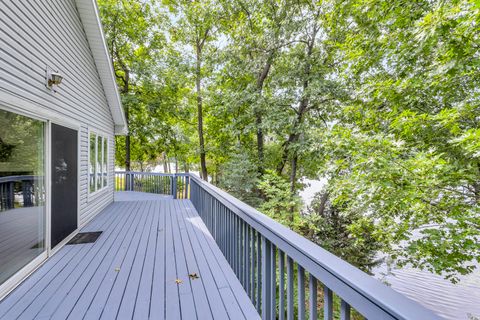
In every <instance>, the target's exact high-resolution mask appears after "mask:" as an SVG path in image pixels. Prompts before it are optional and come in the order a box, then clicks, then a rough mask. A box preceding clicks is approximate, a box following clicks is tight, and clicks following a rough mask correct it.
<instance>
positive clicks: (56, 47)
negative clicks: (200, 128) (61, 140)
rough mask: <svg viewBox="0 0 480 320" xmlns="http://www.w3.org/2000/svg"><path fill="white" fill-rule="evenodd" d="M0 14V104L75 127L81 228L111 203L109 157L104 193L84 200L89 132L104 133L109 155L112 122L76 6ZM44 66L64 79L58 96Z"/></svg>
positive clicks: (21, 5) (70, 2)
mask: <svg viewBox="0 0 480 320" xmlns="http://www.w3.org/2000/svg"><path fill="white" fill-rule="evenodd" d="M0 10H1V12H2V13H1V16H2V18H1V19H0V101H1V100H2V99H3V100H7V97H14V98H15V99H17V98H18V99H19V100H21V101H26V102H27V103H30V104H34V105H35V106H37V107H38V108H39V109H41V110H42V111H45V112H48V113H49V114H52V115H54V116H55V117H56V118H58V119H65V120H66V121H68V120H70V119H71V120H73V121H75V122H76V123H78V124H79V134H80V154H79V157H80V159H79V161H80V181H79V192H80V197H79V198H80V202H79V207H80V214H79V227H82V226H84V225H85V224H86V223H87V222H88V221H89V220H91V219H92V218H93V217H94V216H95V215H96V214H97V213H99V212H100V211H101V210H102V209H103V208H104V207H105V206H107V205H108V204H109V203H111V202H112V201H113V185H114V183H113V170H114V162H113V161H114V159H113V156H112V157H109V158H108V159H107V160H108V164H107V170H106V171H107V173H108V176H107V181H108V183H107V184H106V185H107V186H106V188H105V190H107V191H105V192H103V191H102V192H101V194H99V195H98V196H96V197H91V198H89V196H88V195H89V170H90V168H89V162H90V159H89V158H88V157H89V128H91V127H94V128H98V129H100V130H102V132H104V133H105V135H104V136H105V137H106V138H107V141H109V142H110V143H109V144H108V145H107V146H106V147H107V149H108V152H107V154H110V155H113V154H114V153H113V152H114V149H113V148H114V139H113V133H114V122H113V118H112V115H111V112H110V109H109V106H108V104H107V99H106V97H105V93H104V90H103V87H102V83H101V81H100V77H99V74H98V71H97V67H96V65H95V61H94V58H93V56H92V52H91V50H90V46H89V43H88V41H87V37H86V34H85V32H84V28H83V25H82V22H81V20H80V15H79V13H78V10H77V7H76V4H75V1H74V0H49V1H36V0H25V1H15V0H0ZM47 66H48V67H50V68H51V69H53V70H55V71H57V70H58V72H59V73H60V74H61V75H62V76H63V81H62V84H61V85H60V86H59V87H58V88H56V89H55V90H56V91H57V92H53V91H50V90H48V89H46V88H45V69H46V68H47ZM18 107H22V106H18ZM104 161H105V160H103V159H102V162H101V165H100V167H102V168H103V167H104V166H105V163H104ZM102 170H103V169H102ZM102 170H101V171H102ZM101 180H103V178H102V179H101ZM102 185H103V182H102Z"/></svg>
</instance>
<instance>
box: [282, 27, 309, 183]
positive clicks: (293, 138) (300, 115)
mask: <svg viewBox="0 0 480 320" xmlns="http://www.w3.org/2000/svg"><path fill="white" fill-rule="evenodd" d="M317 32H318V28H317V27H315V28H314V31H313V34H312V37H311V40H310V41H308V44H307V54H306V55H307V59H306V64H305V70H304V77H305V78H304V80H303V85H302V98H301V100H300V106H299V108H298V111H297V117H296V121H295V123H294V124H293V128H292V132H290V134H289V136H288V139H287V140H286V141H285V142H284V143H283V153H282V159H281V161H280V163H279V165H278V166H277V174H279V175H280V174H282V172H283V168H284V167H285V164H286V163H287V160H288V155H289V154H290V146H291V145H292V144H294V143H296V142H298V141H299V139H300V133H299V132H298V131H299V129H300V126H301V125H302V122H303V119H304V116H305V114H306V113H307V111H308V104H309V99H308V96H307V95H306V93H307V90H308V86H309V85H310V80H309V78H310V73H311V69H312V61H311V57H312V54H313V47H314V46H315V37H316V35H317ZM292 157H293V158H297V160H295V162H297V161H298V154H297V150H294V151H293V155H292ZM296 170H297V167H296V165H295V168H292V171H295V173H294V176H296ZM291 176H292V175H291ZM290 182H291V183H292V181H290ZM291 188H294V187H293V186H291Z"/></svg>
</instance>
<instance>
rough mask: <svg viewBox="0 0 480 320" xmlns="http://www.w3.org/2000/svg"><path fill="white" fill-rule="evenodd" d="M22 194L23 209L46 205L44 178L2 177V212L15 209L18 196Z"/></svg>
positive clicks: (27, 176)
mask: <svg viewBox="0 0 480 320" xmlns="http://www.w3.org/2000/svg"><path fill="white" fill-rule="evenodd" d="M20 194H21V198H20V199H21V202H22V203H21V206H22V207H32V206H38V205H41V204H42V203H44V200H45V199H44V197H45V195H44V189H43V177H42V176H32V175H16V176H6V177H0V211H5V210H9V209H14V208H15V200H16V195H20Z"/></svg>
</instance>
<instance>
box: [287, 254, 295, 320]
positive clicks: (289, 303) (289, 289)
mask: <svg viewBox="0 0 480 320" xmlns="http://www.w3.org/2000/svg"><path fill="white" fill-rule="evenodd" d="M293 281H294V279H293V260H292V258H290V257H287V319H288V320H293V317H294V315H293V313H294V309H293V304H294V302H293Z"/></svg>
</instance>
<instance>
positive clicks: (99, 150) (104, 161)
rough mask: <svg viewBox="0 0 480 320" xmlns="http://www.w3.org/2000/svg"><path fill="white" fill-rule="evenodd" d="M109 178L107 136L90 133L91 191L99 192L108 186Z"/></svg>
mask: <svg viewBox="0 0 480 320" xmlns="http://www.w3.org/2000/svg"><path fill="white" fill-rule="evenodd" d="M107 177H108V139H107V137H105V136H102V135H100V134H97V133H94V132H91V133H90V163H89V190H90V193H93V192H96V191H99V190H101V189H103V188H105V187H106V186H107V181H108V179H107Z"/></svg>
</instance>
